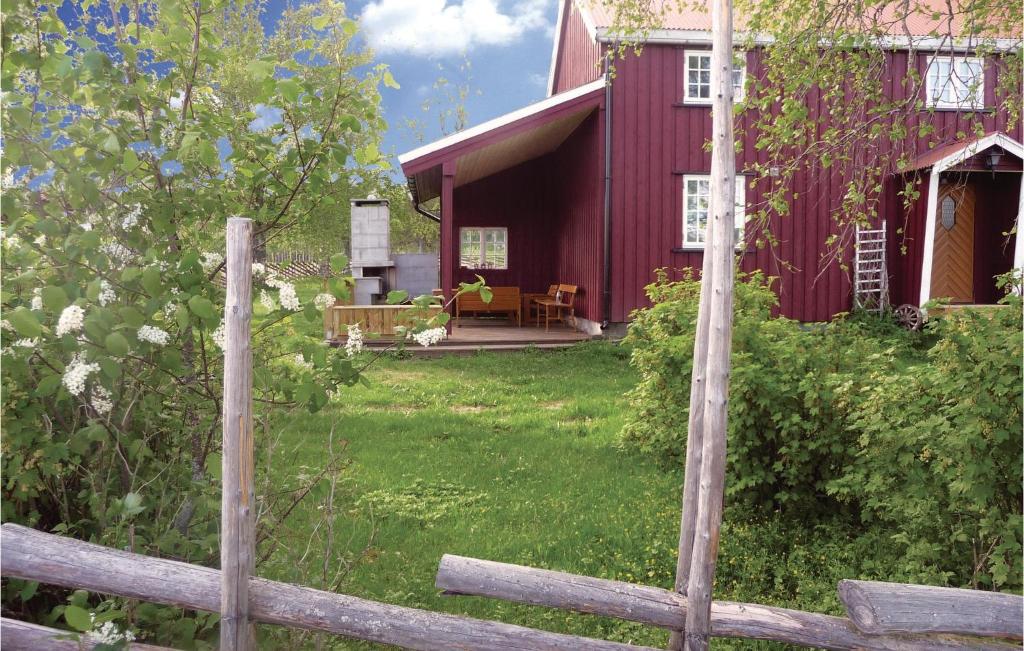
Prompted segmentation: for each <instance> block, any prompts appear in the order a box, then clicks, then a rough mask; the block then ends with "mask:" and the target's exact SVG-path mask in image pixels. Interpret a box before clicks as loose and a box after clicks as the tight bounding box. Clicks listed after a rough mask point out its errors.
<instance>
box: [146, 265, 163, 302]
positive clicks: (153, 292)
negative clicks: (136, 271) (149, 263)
mask: <svg viewBox="0 0 1024 651" xmlns="http://www.w3.org/2000/svg"><path fill="white" fill-rule="evenodd" d="M142 287H143V289H145V290H146V293H147V294H149V295H150V296H157V295H159V294H160V289H161V282H160V270H159V269H157V268H156V267H147V268H146V270H145V271H143V272H142Z"/></svg>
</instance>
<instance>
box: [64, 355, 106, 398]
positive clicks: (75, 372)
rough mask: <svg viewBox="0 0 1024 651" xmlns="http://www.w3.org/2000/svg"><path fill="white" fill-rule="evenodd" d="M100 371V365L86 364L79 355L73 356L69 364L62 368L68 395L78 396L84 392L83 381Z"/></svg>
mask: <svg viewBox="0 0 1024 651" xmlns="http://www.w3.org/2000/svg"><path fill="white" fill-rule="evenodd" d="M99 370H100V365H99V364H96V363H95V362H93V363H88V362H86V361H85V359H84V358H83V357H82V355H81V354H80V353H79V354H77V355H75V358H74V359H72V360H71V363H70V364H68V365H67V366H66V367H65V368H64V379H63V382H64V386H65V387H67V390H68V393H70V394H71V395H73V396H80V395H82V392H83V391H85V381H86V380H88V379H89V376H90V375H92V374H93V373H97V372H99Z"/></svg>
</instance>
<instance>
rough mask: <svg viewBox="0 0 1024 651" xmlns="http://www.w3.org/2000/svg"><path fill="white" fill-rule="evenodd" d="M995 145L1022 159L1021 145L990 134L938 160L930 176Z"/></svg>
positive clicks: (1004, 137) (1022, 146)
mask: <svg viewBox="0 0 1024 651" xmlns="http://www.w3.org/2000/svg"><path fill="white" fill-rule="evenodd" d="M995 145H999V146H1000V147H1002V148H1003V149H1005V150H1006V151H1008V152H1010V153H1011V154H1013V155H1014V156H1016V157H1017V158H1022V159H1024V145H1021V144H1020V143H1019V142H1017V141H1016V140H1014V139H1013V138H1011V137H1010V136H1008V135H1006V134H1005V133H992V134H989V135H987V136H985V137H984V138H981V139H979V140H975V141H974V142H969V143H967V144H966V145H964V146H963V147H962V148H961V149H959V150H957V151H955V152H953V153H952V154H950V155H949V156H946V157H945V158H941V159H939V160H938V161H937V162H936V163H935V165H934V166H933V167H932V174H935V173H937V172H942V171H943V170H947V169H949V168H950V167H953V166H954V165H959V164H960V163H962V162H964V161H965V160H967V159H968V158H970V157H971V156H974V155H975V154H977V153H978V152H980V151H985V150H986V149H988V148H989V147H992V146H995Z"/></svg>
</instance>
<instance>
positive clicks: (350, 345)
mask: <svg viewBox="0 0 1024 651" xmlns="http://www.w3.org/2000/svg"><path fill="white" fill-rule="evenodd" d="M362 350H363V331H362V330H360V329H359V324H357V323H353V324H352V325H350V326H349V327H348V339H347V340H345V354H346V355H348V356H349V357H355V356H356V355H358V354H359V353H360V352H361V351H362Z"/></svg>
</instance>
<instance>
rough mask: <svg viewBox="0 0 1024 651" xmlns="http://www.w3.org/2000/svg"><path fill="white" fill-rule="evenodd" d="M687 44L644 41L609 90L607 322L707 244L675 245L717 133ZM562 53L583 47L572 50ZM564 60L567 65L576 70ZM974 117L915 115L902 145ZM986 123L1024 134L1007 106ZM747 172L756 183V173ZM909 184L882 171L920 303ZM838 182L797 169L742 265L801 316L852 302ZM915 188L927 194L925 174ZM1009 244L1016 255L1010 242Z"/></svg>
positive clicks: (921, 149)
mask: <svg viewBox="0 0 1024 651" xmlns="http://www.w3.org/2000/svg"><path fill="white" fill-rule="evenodd" d="M570 27H571V25H569V26H567V27H566V29H568V28H570ZM686 49H688V48H683V47H679V46H671V45H649V46H647V47H646V48H645V49H644V51H643V54H642V55H641V56H640V57H634V56H631V57H628V58H626V59H624V60H622V61H618V62H617V64H616V68H617V76H616V78H615V80H614V83H613V91H612V98H613V99H612V114H613V133H612V178H613V185H612V223H613V235H612V266H613V269H614V271H613V274H612V279H613V285H612V315H611V318H612V321H625V320H627V319H628V318H629V313H630V312H631V311H632V310H633V309H636V308H638V307H644V306H646V305H648V304H649V303H648V301H647V298H646V296H645V294H644V291H643V288H644V286H645V285H647V284H649V283H650V282H651V281H652V280H653V278H654V269H656V268H659V267H670V268H683V267H693V268H699V267H700V265H701V256H702V253H701V252H700V251H683V252H680V251H678V250H677V251H673V249H678V248H679V247H680V246H681V244H682V211H683V206H682V175H683V174H707V173H708V171H709V170H710V156H709V154H708V153H707V152H706V151H705V150H704V148H703V144H704V142H705V140H707V138H708V137H709V135H710V133H711V112H710V109H709V107H707V106H692V105H684V104H682V97H683V63H684V61H683V56H684V52H685V51H686ZM689 49H696V48H689ZM563 56H585V55H582V54H580V53H579V52H574V51H571V50H567V51H565V53H564V55H563ZM888 56H889V58H890V64H889V67H888V69H889V70H890V71H892V74H890V75H889V76H887V77H886V79H885V80H884V83H885V84H886V88H887V90H888V92H889V93H891V94H893V95H896V96H898V95H900V94H901V93H903V92H906V91H905V90H904V87H903V85H902V72H901V71H903V70H905V69H906V66H907V64H908V61H907V57H908V56H909V55H908V53H907V52H894V53H890V54H889V55H888ZM916 56H917V60H916V62H915V65H916V68H917V70H918V72H919V73H920V74H921V75H924V72H925V69H926V67H927V60H928V57H929V56H930V55H929V54H925V53H919V54H917V55H916ZM562 65H563V67H565V68H566V69H569V68H571V67H572V66H571V65H569V64H566V63H563V64H562ZM761 65H762V64H761V57H760V55H759V53H758V52H757V51H753V52H748V53H747V75H748V77H751V76H753V77H755V78H757V77H760V76H761V75H762V72H763V70H762V68H761ZM998 74H999V71H998V70H997V69H996V66H994V65H989V66H988V68H987V70H986V78H985V94H986V104H987V105H988V106H993V105H994V104H995V102H996V97H995V90H994V89H995V87H996V84H997V83H998V79H997V77H998ZM809 108H810V113H811V117H812V118H816V117H817V116H818V115H820V114H822V113H823V112H824V103H823V102H822V101H821V99H820V98H819V97H812V98H811V102H810V107H809ZM921 120H927V121H929V122H931V123H932V124H933V126H934V127H935V133H934V134H933V135H932V136H929V137H920V138H918V137H916V129H915V128H914V127H915V126H916V125H917V124H918V123H919V122H920V121H921ZM968 122H969V121H968V118H967V116H965V115H964V114H962V113H958V112H955V111H936V112H934V113H932V114H928V113H926V112H922V113H921V114H920V115H918V116H914V117H913V119H911V120H910V127H911V128H910V133H913V134H915V137H914V138H912V139H911V140H910V141H909V142H907V143H904V145H905V147H906V148H907V149H909V150H910V151H912V152H915V153H916V154H917V155H920V154H923V153H925V152H927V151H929V150H931V149H934V148H935V147H936V146H941V145H943V144H948V143H951V142H955V141H956V140H957V132H958V131H964V130H966V129H967V125H968ZM982 122H983V126H984V128H985V130H986V131H995V130H1000V131H1005V132H1007V133H1008V135H1009V136H1010V137H1012V138H1014V139H1015V140H1018V141H1020V140H1021V127H1020V125H1019V124H1018V125H1016V126H1015V128H1014V129H1012V130H1009V131H1007V129H1006V116H1005V115H1003V114H997V113H995V112H991V111H990V112H987V113H985V114H984V115H983V116H982ZM738 126H739V127H740V128H739V129H738V138H739V139H740V140H741V150H740V154H739V158H738V164H739V166H740V170H741V171H742V166H743V165H744V164H745V163H747V162H752V161H758V162H766V160H767V159H766V158H765V157H764V154H763V153H762V152H758V151H757V150H756V149H755V148H754V143H755V142H756V138H757V136H756V134H755V133H753V132H752V130H751V129H750V128H749V127H750V126H751V120H750V118H741V119H740V120H739V123H738ZM818 128H819V130H820V131H824V129H826V128H828V124H827V122H826V123H823V124H821V125H819V127H818ZM868 162H870V161H868ZM747 181H748V183H749V181H750V179H749V178H748V179H747ZM925 181H926V179H925ZM902 182H903V181H902V180H901V179H899V178H895V177H890V178H888V179H887V181H886V183H885V191H884V192H883V194H882V197H881V200H880V205H879V212H880V215H881V218H883V219H886V221H887V223H888V224H889V225H891V227H892V228H894V229H895V228H897V227H898V226H897V224H899V223H900V222H905V223H906V225H907V228H906V232H905V233H902V234H896V233H894V235H897V236H898V237H897V238H890V239H893V240H895V239H899V240H900V241H901V242H902V243H905V244H907V247H908V254H907V255H903V254H902V253H901V252H900V248H901V246H899V245H897V244H896V243H895V242H894V244H893V245H892V246H891V249H890V257H889V261H890V262H889V267H890V270H892V271H893V273H894V274H896V273H897V270H901V271H900V273H902V274H903V275H902V277H900V278H899V279H895V278H894V299H893V300H894V302H896V301H899V302H908V303H916V302H917V299H916V295H917V293H918V291H919V290H918V288H919V287H920V255H921V251H920V248H921V241H922V240H923V233H920V232H918V225H917V223H918V221H921V220H922V219H923V210H924V202H925V199H926V197H924V196H922V197H921V199H919V201H918V202H917V204H916V205H915V206H913V207H911V210H910V212H909V213H907V214H905V211H904V208H903V205H902V198H901V197H899V196H898V195H897V192H898V190H899V189H900V187H899V186H900V185H901V184H902ZM761 183H762V182H759V183H758V185H757V187H753V188H751V187H749V185H748V187H747V189H746V198H747V206H748V210H752V207H753V206H756V205H757V204H758V203H759V202H761V201H762V200H763V198H764V188H763V187H762V185H761ZM843 187H844V184H843V179H841V178H839V176H838V175H837V174H836V173H834V172H825V173H823V172H820V171H814V170H812V171H810V172H806V171H805V172H801V173H799V174H797V176H796V178H795V179H794V180H793V183H792V188H791V189H792V191H793V193H794V194H795V195H796V196H798V198H797V199H796V200H794V201H792V202H791V208H792V211H791V215H790V216H788V217H786V218H785V219H775V220H774V221H773V222H772V223H771V226H770V227H771V229H772V231H773V232H774V234H775V235H776V237H777V238H778V241H779V246H778V249H777V250H776V251H775V255H773V254H772V252H770V251H767V250H754V249H753V248H751V249H748V250H747V252H746V253H745V254H744V256H743V261H742V268H743V269H744V270H746V271H750V270H753V269H762V270H764V271H765V272H767V273H768V274H769V275H775V276H778V277H779V281H778V285H777V287H776V290H777V291H778V293H779V297H780V308H781V309H780V311H781V313H782V314H784V315H785V316H788V317H791V318H795V319H799V320H802V321H824V320H827V319H829V318H831V317H832V316H833V315H835V314H836V313H838V312H843V311H846V310H849V309H850V307H851V287H850V281H849V278H848V276H847V274H846V272H845V271H844V270H843V269H842V268H841V266H840V265H839V264H838V263H832V264H829V265H827V266H826V265H824V264H823V262H822V260H823V256H824V255H825V254H826V253H827V246H826V240H827V238H828V236H829V235H830V234H833V233H836V232H837V228H836V226H835V224H834V221H833V217H832V213H833V211H834V210H837V209H838V208H839V206H840V205H841V201H842V193H843ZM918 187H919V189H920V190H922V194H924V191H925V190H926V183H922V184H921V185H919V186H918ZM1013 205H1014V206H1015V205H1016V204H1013ZM921 226H922V227H923V221H921ZM904 240H905V242H904ZM1010 250H1011V252H1012V246H1011V247H1010ZM776 257H777V258H778V259H779V260H783V261H786V262H788V263H790V264H791V265H792V266H793V267H794V269H793V270H790V269H787V268H784V267H782V266H780V265H778V264H777V263H776ZM848 261H849V260H847V262H848ZM915 268H916V271H915V270H914V269H915ZM897 297H898V298H897Z"/></svg>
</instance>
